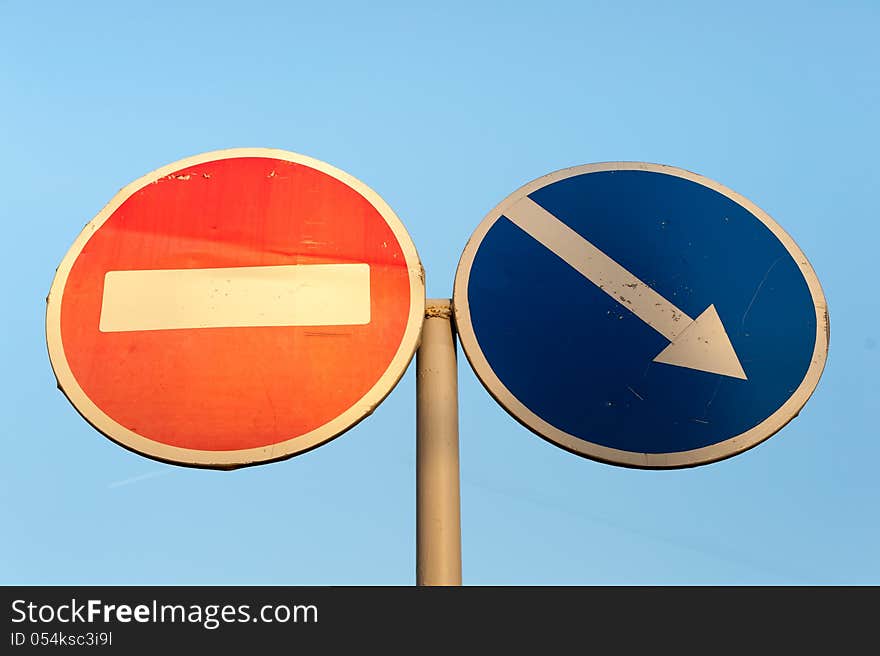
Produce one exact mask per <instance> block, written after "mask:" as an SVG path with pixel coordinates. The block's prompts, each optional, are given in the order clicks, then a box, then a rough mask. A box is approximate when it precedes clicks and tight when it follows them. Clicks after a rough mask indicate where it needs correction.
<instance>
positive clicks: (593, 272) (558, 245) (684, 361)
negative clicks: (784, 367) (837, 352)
mask: <svg viewBox="0 0 880 656" xmlns="http://www.w3.org/2000/svg"><path fill="white" fill-rule="evenodd" d="M503 214H504V216H506V217H507V218H508V219H510V220H511V221H512V222H513V223H514V224H515V225H517V226H518V227H520V228H521V229H522V230H524V231H525V232H526V233H527V234H528V235H531V236H532V237H533V238H534V239H536V240H537V241H538V242H540V243H541V244H543V245H544V246H545V247H547V248H548V249H550V250H551V251H552V252H553V253H555V254H556V255H558V256H559V257H560V258H562V260H563V261H564V262H565V263H566V264H568V265H569V266H570V267H572V268H573V269H575V270H576V271H577V272H578V273H580V274H581V275H583V276H584V277H585V278H587V280H589V281H590V282H592V283H593V284H594V285H596V286H598V287H599V289H601V290H602V291H604V292H605V293H606V294H608V295H609V296H610V297H611V298H613V299H614V300H616V301H617V302H618V303H620V304H621V305H623V307H625V308H626V309H627V310H629V311H630V312H632V313H633V314H635V315H636V316H637V317H638V318H639V319H641V320H642V321H644V322H645V323H646V324H648V325H649V326H651V328H653V329H654V330H656V331H657V332H658V333H660V334H661V335H663V336H664V337H665V338H666V339H668V340H669V341H670V342H671V344H669V346H667V347H666V348H665V349H663V350H662V351H660V353H659V354H658V355H657V357H655V358H654V362H662V363H664V364H671V365H675V366H677V367H685V368H687V369H696V370H697V371H707V372H710V373H715V374H721V375H722V376H730V377H731V378H739V379H741V380H747V377H746V373H745V371H743V368H742V365H741V364H740V362H739V358H738V357H737V356H736V351H734V349H733V345H732V344H731V343H730V338H729V337H728V336H727V331H725V330H724V325H723V324H722V323H721V318H720V317H719V316H718V312H717V311H716V310H715V306H714V305H710V306H709V307H708V308H706V309H705V310H703V313H702V314H700V315H699V316H698V317H697V318H696V319H692V318H691V317H689V316H688V315H687V314H686V313H685V312H683V311H682V310H680V309H678V308H677V307H675V305H673V304H672V303H670V302H669V301H668V300H667V299H665V298H664V297H663V296H661V295H660V294H658V293H657V292H655V291H654V290H653V289H651V288H650V287H649V286H648V285H647V284H645V283H644V282H642V281H641V280H639V279H638V278H636V277H635V276H634V275H633V274H631V273H630V272H629V271H627V270H626V269H624V268H623V267H622V266H620V265H619V264H618V263H617V262H615V261H614V260H612V259H611V258H610V257H608V256H607V255H605V253H603V252H602V251H600V250H599V249H598V248H596V247H595V246H593V244H591V243H590V242H589V241H587V240H586V239H584V238H583V237H581V236H580V235H579V234H578V233H577V232H575V231H574V230H572V229H571V228H570V227H568V226H567V225H566V224H564V223H563V222H562V221H560V220H559V219H557V218H556V217H555V216H553V215H552V214H551V213H550V212H548V211H547V210H545V209H544V208H543V207H541V206H540V205H538V204H537V203H536V202H534V201H533V200H532V199H530V198H528V197H527V196H525V197H523V198H521V199H520V200H518V201H517V202H516V203H514V204H513V205H512V206H510V207H508V208H506V209H505V210H504V212H503Z"/></svg>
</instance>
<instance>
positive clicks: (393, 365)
mask: <svg viewBox="0 0 880 656" xmlns="http://www.w3.org/2000/svg"><path fill="white" fill-rule="evenodd" d="M243 157H257V158H269V159H277V160H283V161H288V162H293V163H296V164H301V165H303V166H307V167H309V168H312V169H315V170H318V171H321V172H322V173H325V174H327V175H329V176H331V177H333V178H335V179H337V180H339V181H340V182H342V183H343V184H345V185H347V186H349V187H351V188H352V189H354V190H355V191H357V192H358V193H359V194H360V195H361V196H363V197H364V198H365V199H366V200H367V201H368V202H369V203H370V204H371V205H372V206H373V207H374V208H375V209H376V210H377V211H378V212H379V214H381V216H382V217H383V218H384V219H385V221H386V223H387V224H388V226H389V227H390V228H391V230H392V232H393V233H394V236H395V237H396V238H397V241H398V243H399V244H400V249H401V251H402V253H403V255H404V259H405V260H406V267H407V272H408V275H409V283H410V284H409V288H410V309H409V316H408V317H407V323H406V328H405V330H404V334H403V338H402V339H401V343H400V346H399V347H398V349H397V352H396V353H395V354H394V357H393V358H392V359H391V362H390V364H389V365H388V367H387V369H386V370H385V372H384V373H383V374H382V376H380V378H379V380H378V381H377V382H376V383H375V385H373V386H372V387H371V388H370V390H369V391H368V392H367V393H366V394H364V396H363V397H361V398H360V399H359V400H358V401H357V402H355V403H354V404H353V405H352V406H351V407H350V408H348V409H347V410H346V411H345V412H343V413H342V414H341V415H339V416H337V417H336V418H335V419H332V420H331V421H329V422H327V423H326V424H324V425H322V426H319V427H318V428H315V429H314V430H312V431H309V432H308V433H305V434H303V435H299V436H297V437H294V438H291V439H289V440H285V441H282V442H278V443H276V444H272V445H268V446H265V447H256V448H250V449H238V450H227V451H208V450H199V449H187V448H183V447H176V446H171V445H167V444H163V443H161V442H157V441H155V440H152V439H149V438H147V437H144V436H142V435H139V434H138V433H136V432H134V431H132V430H130V429H128V428H126V427H125V426H122V425H121V424H119V423H118V422H116V421H115V420H114V419H112V418H111V417H110V416H108V415H107V414H106V413H105V412H104V411H103V410H101V409H100V408H99V407H98V406H97V405H96V404H95V403H94V402H93V401H92V400H91V399H90V398H89V397H88V395H86V393H85V392H84V391H83V389H82V387H80V385H79V383H78V382H77V380H76V377H75V376H74V375H73V372H72V371H71V369H70V365H69V363H68V361H67V357H66V355H65V353H64V345H63V343H62V340H61V301H62V298H63V295H64V287H65V285H66V283H67V278H68V275H69V274H70V270H71V268H72V267H73V264H74V262H75V261H76V259H77V257H78V256H79V254H80V253H81V252H82V249H83V247H84V246H85V244H86V243H87V242H88V240H89V239H90V238H91V236H92V235H93V234H95V233H96V232H97V230H98V229H99V228H100V227H101V226H102V225H103V224H104V222H105V221H107V220H108V219H109V218H110V217H111V216H112V215H113V213H114V212H115V211H116V210H117V209H118V208H119V207H120V206H121V205H122V203H124V202H125V201H126V200H127V199H128V198H129V197H130V196H132V195H133V194H134V193H136V192H137V191H139V190H140V189H142V188H143V187H145V186H147V185H148V184H151V183H153V182H154V181H156V180H159V179H161V178H163V177H165V176H168V175H170V174H172V173H175V172H177V171H180V170H181V169H185V168H189V167H191V166H196V165H198V164H204V163H206V162H211V161H217V160H222V159H233V158H243ZM424 278H425V274H424V269H423V268H422V264H421V261H420V259H419V256H418V253H417V251H416V247H415V244H414V243H413V241H412V239H411V238H410V236H409V234H408V233H407V231H406V228H405V227H404V225H403V222H402V221H401V220H400V219H399V218H398V216H397V215H396V214H395V213H394V211H393V210H392V209H391V207H390V206H389V205H388V204H387V203H386V202H385V201H384V200H383V199H382V198H381V197H380V196H379V195H378V194H377V193H376V192H375V191H373V190H372V189H371V188H370V187H368V186H367V185H366V184H364V183H363V182H361V181H360V180H358V179H357V178H355V177H353V176H352V175H349V174H348V173H345V172H344V171H342V170H340V169H338V168H336V167H334V166H331V165H330V164H327V163H326V162H322V161H320V160H318V159H314V158H312V157H308V156H306V155H301V154H299V153H294V152H291V151H287V150H279V149H275V148H230V149H225V150H215V151H210V152H206V153H201V154H199V155H194V156H192V157H186V158H184V159H181V160H178V161H176V162H173V163H171V164H168V165H166V166H163V167H161V168H158V169H156V170H155V171H152V172H150V173H148V174H146V175H145V176H143V177H141V178H138V179H137V180H135V181H134V182H132V183H130V184H128V185H127V186H125V187H123V188H122V189H121V190H120V191H119V192H118V193H117V194H116V195H115V196H114V197H113V198H112V199H111V200H110V202H109V203H107V205H106V206H105V207H104V208H103V209H102V210H101V211H100V212H99V213H98V214H97V216H95V218H94V219H92V220H91V221H89V223H87V224H86V226H85V227H84V228H83V230H82V232H81V233H80V234H79V236H78V237H77V238H76V240H75V241H74V242H73V245H72V246H71V247H70V249H69V250H68V252H67V254H66V255H65V256H64V258H63V259H62V260H61V264H60V265H59V266H58V269H57V271H56V273H55V278H54V280H53V282H52V286H51V288H50V291H49V295H48V297H47V299H46V303H47V305H46V343H47V346H48V350H49V360H50V362H51V365H52V369H53V371H54V372H55V377H56V379H57V380H58V387H59V389H61V391H62V392H63V393H64V395H65V396H66V397H67V399H68V400H69V401H70V402H71V404H73V406H74V408H76V410H77V411H78V412H79V413H80V414H81V415H82V416H83V418H84V419H85V420H86V421H87V422H89V423H90V424H91V425H92V426H93V427H94V428H95V429H96V430H98V431H99V432H100V433H102V434H104V435H105V436H106V437H108V438H110V439H111V440H113V441H114V442H116V443H117V444H119V445H121V446H123V447H125V448H127V449H130V450H132V451H134V452H136V453H139V454H141V455H144V456H147V457H149V458H153V459H155V460H159V461H162V462H168V463H171V464H177V465H184V466H193V467H202V468H210V469H235V468H238V467H246V466H250V465H259V464H264V463H268V462H274V461H277V460H284V459H286V458H290V457H292V456H295V455H298V454H300V453H304V452H306V451H309V450H311V449H313V448H315V447H318V446H320V445H322V444H324V443H326V442H328V441H330V440H332V439H333V438H335V437H337V436H339V435H341V434H342V433H344V432H345V431H347V430H349V429H350V428H352V427H353V426H354V425H355V424H357V423H358V422H360V421H361V420H362V419H364V418H365V417H367V416H368V415H370V414H372V412H373V411H374V410H375V409H376V407H377V406H378V405H379V404H380V403H381V402H382V401H383V400H384V399H385V397H386V396H388V394H390V393H391V390H392V389H394V387H395V386H396V385H397V383H398V382H399V381H400V379H401V378H402V377H403V374H404V373H405V372H406V369H407V367H408V366H409V363H410V362H411V361H412V358H413V356H414V355H415V352H416V348H417V347H418V344H419V340H420V339H421V330H422V324H423V322H424V314H425V280H424Z"/></svg>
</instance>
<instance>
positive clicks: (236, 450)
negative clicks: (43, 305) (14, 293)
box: [46, 149, 425, 468]
mask: <svg viewBox="0 0 880 656" xmlns="http://www.w3.org/2000/svg"><path fill="white" fill-rule="evenodd" d="M424 297H425V290H424V280H423V271H422V267H421V264H420V262H419V258H418V255H417V253H416V249H415V247H414V245H413V243H412V241H411V240H410V238H409V236H408V234H407V233H406V230H405V229H404V226H403V224H402V223H401V222H400V220H399V219H398V217H397V216H396V215H395V214H394V212H393V211H392V210H391V208H390V207H389V206H388V205H387V204H386V203H385V202H384V201H383V200H382V199H381V198H380V197H379V196H378V195H377V194H376V193H375V192H374V191H373V190H371V189H370V188H369V187H367V186H366V185H365V184H363V183H362V182H360V181H359V180H357V179H355V178H353V177H352V176H350V175H348V174H346V173H344V172H342V171H340V170H338V169H336V168H334V167H332V166H330V165H328V164H325V163H324V162H320V161H318V160H315V159H312V158H309V157H305V156H302V155H298V154H295V153H290V152H286V151H280V150H269V149H234V150H224V151H217V152H211V153H205V154H203V155H198V156H195V157H191V158H188V159H184V160H181V161H179V162H175V163H174V164H170V165H168V166H165V167H163V168H161V169H158V170H156V171H153V172H152V173H150V174H148V175H146V176H144V177H143V178H141V179H139V180H137V181H136V182H133V183H132V184H130V185H128V186H127V187H125V188H124V189H122V190H121V191H120V192H119V193H118V194H117V195H116V196H115V197H114V198H113V199H112V200H111V201H110V203H109V204H108V205H107V206H106V207H105V208H104V209H103V210H102V211H101V212H100V213H99V214H98V215H97V216H96V217H95V218H94V219H93V220H92V221H91V222H90V223H89V224H88V225H87V226H86V227H85V229H84V230H83V231H82V233H81V234H80V235H79V237H78V238H77V239H76V241H75V242H74V244H73V246H72V247H71V248H70V250H69V252H68V253H67V255H66V256H65V257H64V259H63V260H62V262H61V265H60V266H59V267H58V271H57V273H56V276H55V280H54V282H53V284H52V288H51V291H50V294H49V298H48V307H47V315H46V336H47V342H48V348H49V355H50V359H51V362H52V367H53V369H54V371H55V375H56V377H57V378H58V383H59V386H60V387H61V389H62V391H63V392H64V394H65V395H66V396H67V397H68V399H70V401H71V403H73V405H74V406H75V407H76V409H77V410H78V411H79V412H80V413H81V414H82V415H83V416H84V417H85V418H86V419H87V420H88V421H89V422H90V423H91V424H92V425H93V426H94V427H95V428H97V429H98V430H99V431H101V432H102V433H104V434H105V435H107V436H108V437H110V438H111V439H113V440H114V441H116V442H118V443H120V444H122V445H123V446H126V447H128V448H130V449H133V450H135V451H137V452H139V453H142V454H144V455H147V456H150V457H153V458H157V459H160V460H164V461H168V462H174V463H180V464H188V465H197V466H205V467H217V468H232V467H237V466H243V465H249V464H257V463H260V462H266V461H271V460H278V459H282V458H286V457H289V456H292V455H295V454H297V453H300V452H302V451H305V450H307V449H310V448H313V447H315V446H318V445H320V444H322V443H324V442H326V441H327V440H329V439H331V438H333V437H335V436H337V435H339V434H340V433H342V432H343V431H345V430H347V429H348V428H350V427H351V426H352V425H354V424H355V423H356V422H358V421H359V420H361V419H362V418H364V417H365V416H367V415H368V414H370V413H371V412H372V411H373V409H374V408H375V407H376V405H378V403H379V402H381V401H382V399H383V398H385V396H386V395H387V394H388V393H389V392H390V391H391V389H392V388H393V387H394V385H395V384H396V383H397V381H398V380H399V379H400V377H401V376H402V375H403V373H404V371H405V370H406V367H407V365H408V364H409V362H410V360H411V359H412V356H413V353H414V352H415V348H416V346H417V343H418V340H419V334H420V331H421V326H422V321H423V314H424Z"/></svg>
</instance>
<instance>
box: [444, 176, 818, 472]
mask: <svg viewBox="0 0 880 656" xmlns="http://www.w3.org/2000/svg"><path fill="white" fill-rule="evenodd" d="M602 171H651V172H655V173H663V174H666V175H672V176H675V177H678V178H684V179H686V180H690V181H692V182H696V183H697V184H700V185H703V186H704V187H708V188H710V189H713V190H714V191H717V192H718V193H720V194H722V195H723V196H726V197H727V198H729V199H731V200H732V201H734V202H735V203H737V204H738V205H740V206H742V207H743V208H745V209H746V210H747V211H749V212H750V213H751V214H752V215H754V216H755V217H756V218H757V219H758V220H759V221H761V222H762V223H763V224H764V225H765V226H766V227H767V228H768V229H769V230H770V231H771V232H772V233H773V234H774V235H775V236H776V238H777V239H779V241H780V242H781V243H782V245H783V246H784V247H785V249H786V251H788V253H789V254H790V255H791V257H792V258H793V259H794V261H795V263H796V264H797V266H798V268H799V269H800V271H801V273H802V274H803V276H804V279H805V280H806V283H807V287H808V288H809V290H810V295H811V297H812V299H813V306H814V308H815V311H816V341H815V346H814V349H813V355H812V358H811V360H810V365H809V367H808V368H807V372H806V374H805V375H804V378H803V380H802V381H801V384H800V385H799V386H798V387H797V389H796V390H795V391H794V392H793V393H792V394H791V396H790V397H789V398H788V399H787V400H786V401H785V402H784V403H783V404H782V405H781V406H780V407H779V408H778V409H777V410H776V411H775V412H774V413H773V414H771V415H770V416H769V417H767V418H766V419H765V420H764V421H762V422H761V423H759V424H758V425H756V426H754V427H753V428H751V429H749V430H747V431H745V432H744V433H740V434H739V435H736V436H734V437H731V438H728V439H726V440H724V441H721V442H717V443H715V444H711V445H709V446H705V447H701V448H698V449H692V450H689V451H677V452H671V453H640V452H634V451H624V450H621V449H614V448H610V447H606V446H603V445H600V444H595V443H593V442H588V441H587V440H584V439H581V438H578V437H575V436H574V435H571V434H570V433H567V432H565V431H563V430H561V429H559V428H557V427H555V426H553V425H552V424H550V423H548V422H547V421H545V420H544V419H542V418H541V417H539V416H538V415H536V414H535V413H534V412H532V411H531V410H530V409H529V408H528V407H527V406H526V405H525V404H523V403H522V402H521V401H520V400H519V399H518V398H516V396H514V394H513V393H512V392H511V391H510V390H508V389H507V387H506V386H505V385H504V384H503V383H502V382H501V380H500V379H499V378H498V376H497V375H496V374H495V372H494V370H493V369H492V367H491V365H490V364H489V362H488V360H487V359H486V356H485V355H484V354H483V351H482V349H481V348H480V345H479V343H478V341H477V338H476V334H475V333H474V328H473V324H472V323H471V319H470V306H469V302H468V296H467V286H468V281H469V279H470V272H471V267H472V266H473V262H474V257H475V256H476V253H477V250H478V249H479V247H480V244H481V243H482V241H483V238H484V237H485V236H486V233H488V232H489V230H490V228H491V227H492V226H493V225H494V224H495V222H496V221H497V220H498V219H499V218H500V217H501V216H502V215H503V214H504V211H505V209H506V208H507V207H508V206H509V205H511V204H513V203H514V202H516V201H517V200H519V199H520V198H522V197H523V196H526V195H528V194H530V193H532V192H533V191H536V190H538V189H540V188H542V187H546V186H547V185H549V184H552V183H554V182H558V181H560V180H565V179H567V178H571V177H574V176H578V175H584V174H589V173H597V172H602ZM453 306H454V311H455V322H456V327H457V330H458V334H459V339H460V341H461V347H462V350H463V351H464V354H465V356H466V357H467V359H468V361H469V362H470V364H471V367H472V368H473V370H474V372H475V373H476V375H477V378H478V379H479V380H480V382H481V383H482V384H483V386H484V387H485V388H486V389H487V391H488V392H489V394H491V395H492V397H493V398H494V399H495V400H496V401H497V402H498V403H499V404H500V405H501V407H503V408H504V409H505V410H506V411H507V412H508V413H510V414H511V415H512V416H513V418H514V419H516V420H517V421H519V422H520V423H521V424H522V425H523V426H525V427H526V428H528V429H529V430H531V431H532V432H534V433H535V434H537V435H538V436H540V437H542V438H544V439H546V440H548V441H550V442H551V443H554V444H556V445H557V446H560V447H562V448H564V449H566V450H568V451H571V452H572V453H575V454H578V455H581V456H584V457H587V458H590V459H592V460H597V461H600V462H604V463H607V464H612V465H621V466H624V467H633V468H640V469H679V468H685V467H695V466H698V465H705V464H709V463H712V462H716V461H718V460H723V459H725V458H729V457H731V456H734V455H737V454H739V453H742V452H743V451H746V450H747V449H750V448H752V447H754V446H756V445H758V444H760V443H761V442H763V441H764V440H766V439H768V438H770V437H771V436H772V435H774V434H775V433H777V432H778V431H779V430H780V429H781V428H782V427H784V426H785V425H786V424H787V423H788V422H789V421H791V420H792V419H794V417H796V416H797V415H798V413H799V412H800V410H801V408H803V406H804V405H805V404H806V402H807V400H808V399H809V398H810V396H811V395H812V393H813V391H814V390H815V389H816V386H817V385H818V383H819V378H820V376H821V375H822V371H823V370H824V368H825V362H826V360H827V357H828V344H829V339H830V327H829V319H828V304H827V302H826V300H825V294H824V293H823V291H822V287H821V285H820V284H819V278H818V277H817V276H816V273H815V271H814V270H813V268H812V266H811V265H810V263H809V261H808V260H807V258H806V256H805V255H804V254H803V252H802V251H801V250H800V248H798V246H797V244H795V242H794V240H793V239H792V238H791V236H789V234H788V233H787V232H785V230H783V229H782V227H781V226H780V225H779V224H778V223H776V222H775V221H774V220H773V219H772V218H770V216H769V215H768V214H767V213H766V212H764V211H763V210H762V209H761V208H759V207H758V206H757V205H755V204H754V203H752V202H751V201H750V200H748V199H747V198H745V197H743V196H742V195H740V194H738V193H736V192H735V191H733V190H731V189H728V188H727V187H725V186H724V185H722V184H720V183H718V182H715V181H714V180H711V179H709V178H706V177H704V176H702V175H699V174H697V173H693V172H691V171H687V170H685V169H681V168H677V167H674V166H667V165H664V164H652V163H648V162H599V163H594V164H584V165H581V166H573V167H569V168H565V169H560V170H558V171H554V172H553V173H548V174H547V175H544V176H542V177H540V178H537V179H535V180H532V181H531V182H529V183H527V184H525V185H523V186H522V187H520V188H519V189H517V190H516V191H514V192H513V193H512V194H510V195H509V196H507V198H505V199H504V200H503V201H501V202H500V203H499V204H498V205H496V206H495V207H494V208H493V209H492V210H491V211H490V212H489V213H488V214H487V215H486V217H485V218H484V219H483V220H482V221H481V222H480V224H479V225H478V226H477V228H476V230H475V231H474V233H473V235H471V238H470V239H469V240H468V242H467V244H466V245H465V248H464V251H463V252H462V255H461V259H460V260H459V263H458V268H457V270H456V273H455V285H454V291H453Z"/></svg>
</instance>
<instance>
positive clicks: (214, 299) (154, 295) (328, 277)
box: [99, 264, 370, 333]
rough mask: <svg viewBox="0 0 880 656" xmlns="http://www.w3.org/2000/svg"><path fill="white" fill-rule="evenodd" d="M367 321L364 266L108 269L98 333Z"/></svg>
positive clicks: (367, 276) (367, 291) (367, 284)
mask: <svg viewBox="0 0 880 656" xmlns="http://www.w3.org/2000/svg"><path fill="white" fill-rule="evenodd" d="M367 323H370V265H369V264H297V265H288V266H258V267H235V268H223V269H162V270H142V271H108V272H107V274H106V275H105V276H104V297H103V302H102V305H101V320H100V325H99V328H100V330H101V331H102V332H105V333H106V332H125V331H132V330H170V329H174V328H237V327H253V326H343V325H363V324H367Z"/></svg>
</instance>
